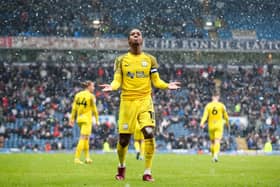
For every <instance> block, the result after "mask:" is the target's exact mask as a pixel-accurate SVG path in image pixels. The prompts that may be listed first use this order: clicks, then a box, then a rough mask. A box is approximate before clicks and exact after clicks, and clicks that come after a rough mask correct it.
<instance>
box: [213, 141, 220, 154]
mask: <svg viewBox="0 0 280 187" xmlns="http://www.w3.org/2000/svg"><path fill="white" fill-rule="evenodd" d="M219 152H220V143H216V144H214V156H218V153H219Z"/></svg>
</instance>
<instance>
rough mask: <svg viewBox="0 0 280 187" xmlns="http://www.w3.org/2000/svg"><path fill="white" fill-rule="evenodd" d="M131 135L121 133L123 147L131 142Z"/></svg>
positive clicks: (120, 142) (120, 138)
mask: <svg viewBox="0 0 280 187" xmlns="http://www.w3.org/2000/svg"><path fill="white" fill-rule="evenodd" d="M129 140H130V136H129V135H127V136H126V135H120V137H119V144H120V145H121V146H122V147H126V146H127V145H128V144H129Z"/></svg>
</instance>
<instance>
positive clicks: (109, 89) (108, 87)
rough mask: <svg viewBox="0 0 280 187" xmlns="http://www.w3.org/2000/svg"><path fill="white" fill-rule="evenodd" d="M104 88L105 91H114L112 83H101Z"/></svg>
mask: <svg viewBox="0 0 280 187" xmlns="http://www.w3.org/2000/svg"><path fill="white" fill-rule="evenodd" d="M99 86H100V87H101V88H103V89H102V91H103V92H110V91H112V90H113V89H112V86H111V85H110V84H100V85H99Z"/></svg>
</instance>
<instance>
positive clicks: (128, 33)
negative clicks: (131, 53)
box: [127, 27, 142, 39]
mask: <svg viewBox="0 0 280 187" xmlns="http://www.w3.org/2000/svg"><path fill="white" fill-rule="evenodd" d="M134 29H137V30H139V31H140V32H141V33H142V31H141V29H140V28H137V27H133V28H131V29H128V32H127V39H129V36H130V33H131V31H132V30H134Z"/></svg>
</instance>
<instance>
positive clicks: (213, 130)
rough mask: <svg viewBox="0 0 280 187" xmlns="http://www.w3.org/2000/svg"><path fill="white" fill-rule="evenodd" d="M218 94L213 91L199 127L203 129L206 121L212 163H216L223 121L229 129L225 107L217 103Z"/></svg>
mask: <svg viewBox="0 0 280 187" xmlns="http://www.w3.org/2000/svg"><path fill="white" fill-rule="evenodd" d="M219 99H220V94H219V92H218V91H215V92H214V93H213V95H212V102H209V103H208V104H207V105H206V106H205V108H204V113H203V117H202V119H201V122H200V127H201V128H204V123H205V122H206V120H207V121H208V132H209V137H210V140H211V145H210V151H211V153H212V159H213V162H218V154H219V152H220V141H221V138H222V136H223V128H224V120H225V122H226V125H227V127H228V128H229V118H228V114H227V111H226V107H225V105H224V104H223V103H222V102H220V101H219Z"/></svg>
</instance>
